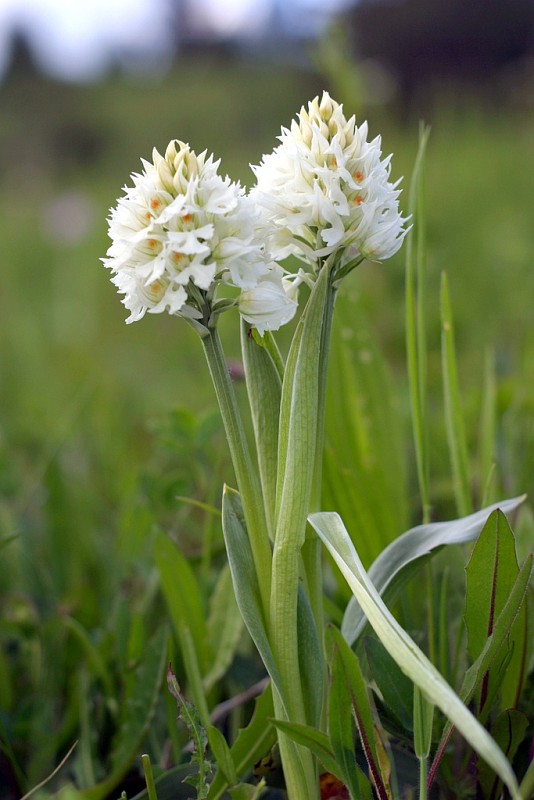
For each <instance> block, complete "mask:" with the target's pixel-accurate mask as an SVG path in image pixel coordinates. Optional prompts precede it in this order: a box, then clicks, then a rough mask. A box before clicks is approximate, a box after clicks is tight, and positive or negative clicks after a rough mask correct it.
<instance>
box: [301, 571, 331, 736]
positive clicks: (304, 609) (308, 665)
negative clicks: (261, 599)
mask: <svg viewBox="0 0 534 800" xmlns="http://www.w3.org/2000/svg"><path fill="white" fill-rule="evenodd" d="M297 635H298V653H299V665H300V675H301V680H302V694H303V697H304V711H305V713H306V720H307V722H308V723H309V724H310V725H314V726H319V725H320V720H321V714H322V710H323V693H322V687H323V686H324V681H325V669H324V659H323V652H322V648H321V643H320V641H319V636H318V634H317V628H316V626H315V620H314V618H313V614H312V611H311V607H310V604H309V602H308V598H307V597H306V594H305V592H304V590H303V589H302V587H301V586H299V592H298V600H297Z"/></svg>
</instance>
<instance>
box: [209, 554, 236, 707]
mask: <svg viewBox="0 0 534 800" xmlns="http://www.w3.org/2000/svg"><path fill="white" fill-rule="evenodd" d="M242 631H243V619H242V617H241V614H240V611H239V608H238V606H237V603H236V600H235V594H234V588H233V586H232V576H231V573H230V569H229V567H228V566H227V565H225V567H224V568H223V570H222V572H221V574H220V576H219V580H218V581H217V585H216V586H215V591H214V592H213V596H212V597H211V600H210V613H209V617H208V636H209V643H210V645H211V649H212V651H213V652H214V653H215V655H214V658H213V661H212V664H211V667H210V669H209V672H208V673H207V675H205V676H204V679H203V683H204V689H205V691H206V692H207V691H209V690H210V689H211V687H212V686H213V685H214V684H215V683H216V682H217V681H218V680H219V679H220V678H221V677H222V676H223V675H224V674H225V673H226V671H227V670H228V668H229V666H230V664H231V663H232V659H233V657H234V655H235V652H236V649H237V646H238V644H239V640H240V638H241V634H242Z"/></svg>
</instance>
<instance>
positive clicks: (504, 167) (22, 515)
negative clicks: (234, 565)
mask: <svg viewBox="0 0 534 800" xmlns="http://www.w3.org/2000/svg"><path fill="white" fill-rule="evenodd" d="M533 9H534V7H533V5H532V3H531V2H529V0H514V1H513V2H508V3H501V2H498V0H491V1H490V2H488V0H485V2H482V0H477V1H476V2H475V0H471V2H470V3H469V4H465V3H462V2H460V0H458V1H457V2H450V0H448V1H446V0H440V2H433V3H426V2H424V0H395V2H393V0H383V2H382V1H380V0H362V2H361V3H359V4H356V5H354V7H353V8H349V9H348V10H347V11H346V13H345V15H344V16H343V17H341V18H338V19H335V20H333V21H332V22H331V24H330V25H329V27H327V28H325V29H324V30H322V32H321V35H320V36H319V37H314V38H310V39H305V38H302V37H301V38H300V39H295V40H291V39H290V38H288V39H287V41H286V45H284V46H282V47H279V48H278V49H276V48H275V49H273V47H272V35H271V36H270V37H267V39H266V42H267V44H265V47H262V46H260V45H258V46H254V47H251V46H250V44H249V45H248V46H247V47H245V48H244V47H242V46H240V43H239V41H237V40H234V39H231V40H228V41H222V42H221V41H218V42H213V41H212V40H210V39H208V40H206V39H202V37H199V40H198V41H196V42H195V41H189V42H188V44H187V46H184V47H182V48H181V49H180V50H179V51H178V53H177V55H176V57H175V58H174V60H173V61H172V63H171V64H170V65H169V69H168V71H167V72H166V73H165V74H164V75H161V76H160V77H158V78H157V79H156V78H155V77H154V76H151V77H150V78H143V77H142V76H139V75H138V76H137V77H134V76H133V75H129V76H128V75H125V74H123V73H121V72H119V71H118V70H115V71H114V72H112V73H111V74H108V75H107V76H106V77H105V79H102V80H99V81H93V82H88V83H84V84H82V83H69V82H62V81H59V80H57V79H53V78H51V77H47V76H46V75H44V74H42V73H40V72H38V71H37V70H36V68H35V66H34V63H33V61H32V59H31V57H30V55H29V52H28V49H27V46H26V45H24V41H23V40H20V39H19V44H18V45H17V48H16V50H15V53H14V55H13V59H12V63H11V67H10V69H9V72H8V73H7V74H6V75H5V76H4V81H3V83H2V85H0V240H1V242H2V254H1V263H2V289H1V293H0V314H1V320H2V324H1V326H0V381H1V395H0V405H1V416H0V545H2V547H1V550H0V554H1V562H0V743H1V748H0V787H1V788H0V797H1V798H2V800H8V799H9V800H11V798H14V797H18V796H20V794H21V793H22V792H24V791H27V790H28V789H29V788H31V786H33V785H34V784H35V783H37V782H38V781H40V780H42V779H43V778H44V777H45V776H46V775H47V774H48V773H49V772H50V771H51V770H52V769H53V768H54V766H55V765H56V764H57V762H58V761H59V759H60V758H61V756H62V755H63V754H64V753H65V751H66V750H67V748H68V747H69V746H70V744H72V742H73V741H74V740H75V739H79V740H80V741H81V743H82V744H81V745H80V746H79V748H78V754H77V756H76V758H75V761H74V762H73V763H74V766H73V767H72V768H67V772H66V775H67V777H70V778H71V779H74V780H76V781H77V783H78V785H80V786H82V787H83V786H88V785H91V784H92V783H94V782H97V781H98V780H102V779H103V778H104V777H105V775H106V769H107V747H108V745H109V744H110V742H111V741H112V739H113V733H114V731H116V730H117V729H118V727H119V726H120V716H121V715H120V711H119V710H118V707H117V704H119V705H120V703H121V702H122V700H121V698H122V699H124V698H125V697H128V696H129V695H128V693H129V692H130V693H131V692H133V691H134V689H132V685H131V674H130V672H131V671H132V670H134V668H135V667H136V665H138V664H139V663H140V662H142V655H143V653H144V651H145V650H146V649H147V647H148V648H149V645H148V644H147V643H148V642H149V638H150V634H151V632H152V631H153V630H154V629H155V628H158V627H159V626H160V623H161V622H163V621H164V620H165V619H166V617H167V612H166V610H165V605H164V598H163V597H162V596H161V593H160V591H159V588H158V585H159V579H158V574H157V570H156V569H155V566H154V558H153V551H152V549H153V542H154V536H155V534H156V533H157V532H158V531H160V530H163V531H164V532H165V533H166V534H168V535H169V536H170V537H171V538H172V539H173V540H174V541H175V542H177V543H178V545H179V546H180V549H181V550H182V552H183V553H184V554H185V555H186V556H187V558H188V559H190V562H191V564H192V565H193V566H194V569H195V570H196V574H197V577H198V582H199V586H200V587H201V589H200V591H201V595H202V597H203V602H206V603H207V602H208V599H209V598H210V597H211V596H212V593H213V591H214V585H215V579H216V570H214V567H217V568H218V566H219V565H220V563H221V561H222V558H221V556H222V537H221V533H220V527H219V519H218V516H217V513H216V511H215V510H213V509H216V508H217V507H218V505H219V499H220V491H221V487H222V483H223V481H224V480H226V481H228V482H230V483H231V482H232V475H231V468H230V465H229V461H228V458H227V455H226V452H225V443H224V437H223V435H222V431H221V427H220V424H219V421H218V416H217V414H216V413H215V410H214V409H215V401H214V397H213V395H212V390H211V386H210V384H209V381H208V379H207V374H206V370H205V366H204V364H203V363H202V358H201V354H200V348H199V345H198V342H197V341H196V338H195V336H194V335H193V334H192V332H191V331H190V330H189V328H188V327H187V326H186V325H185V324H183V323H182V322H181V321H180V320H176V319H173V318H170V317H168V316H147V317H146V318H145V319H144V320H143V321H142V322H140V323H139V324H137V325H132V326H126V325H125V324H124V317H125V313H124V309H123V308H122V307H121V305H120V303H119V301H118V298H117V295H116V292H115V290H114V288H113V287H112V286H111V284H110V283H109V279H108V274H107V273H106V271H105V270H104V269H103V268H102V267H101V266H99V258H101V257H102V256H103V255H104V254H105V252H106V249H107V246H108V243H107V237H106V222H105V217H106V214H107V209H108V208H109V207H110V206H111V205H112V204H114V203H115V201H116V198H117V197H118V195H119V194H120V191H121V187H122V186H123V185H124V184H125V183H127V182H128V176H129V174H130V172H131V171H132V170H137V169H139V168H140V162H139V159H140V158H141V157H146V158H150V155H151V151H152V148H153V147H154V146H155V147H157V148H158V149H159V150H160V151H162V150H164V148H165V147H166V144H167V143H168V141H169V140H170V139H171V138H180V139H182V140H185V141H189V142H190V143H191V145H192V147H193V148H194V149H196V150H197V151H200V150H203V149H204V148H207V149H208V150H209V151H210V152H211V151H213V152H215V153H216V155H217V156H218V157H219V156H220V157H221V158H222V169H223V171H224V172H228V173H229V174H230V175H231V176H232V178H234V179H237V178H239V179H241V180H242V181H243V182H244V183H245V184H246V185H247V184H250V183H251V182H252V173H251V171H250V169H249V163H258V162H259V160H260V159H261V155H262V153H264V152H268V151H269V150H271V149H272V147H273V146H274V144H275V141H276V138H275V137H276V136H277V134H278V133H279V129H280V125H282V124H284V125H288V124H289V123H290V120H291V119H292V118H293V117H294V115H295V114H296V112H297V111H298V109H299V108H300V106H301V105H302V104H304V103H306V102H307V101H308V100H309V99H312V98H313V97H314V96H315V95H316V94H318V93H320V92H321V91H322V90H323V89H328V90H329V91H330V92H331V94H332V95H333V96H334V97H336V98H337V99H339V100H341V101H343V102H344V104H345V110H346V112H347V114H348V115H350V114H351V113H352V112H353V111H355V112H356V113H357V116H358V119H359V120H362V119H363V118H368V119H369V124H370V131H371V135H377V134H378V133H379V132H380V133H381V135H382V138H383V148H384V151H385V152H386V153H389V152H394V154H395V155H394V159H393V175H394V177H395V178H397V177H398V176H400V175H404V176H405V179H404V184H403V185H404V186H405V187H406V186H407V184H408V181H409V178H410V174H411V170H412V166H413V162H414V158H415V153H416V150H417V139H418V126H419V121H420V119H424V120H425V121H426V122H427V123H430V124H431V126H432V134H431V140H430V147H429V154H428V161H427V167H426V178H425V181H426V209H427V238H428V248H427V264H428V267H427V303H428V317H427V325H428V340H429V343H430V350H429V408H430V420H431V441H432V451H433V455H434V457H433V463H432V464H431V472H432V487H433V497H432V501H433V504H434V514H435V516H436V518H447V517H452V516H454V503H453V491H452V485H451V476H450V467H449V463H448V455H447V448H446V435H445V430H444V423H443V406H442V399H441V397H442V387H441V377H440V352H439V339H440V322H439V283H440V275H441V272H442V271H443V270H447V272H448V275H449V281H450V286H451V294H452V303H453V311H454V316H455V327H456V342H457V349H458V357H459V371H460V385H461V390H462V402H463V410H464V414H465V424H466V430H467V438H468V445H469V451H470V458H471V470H472V482H473V484H472V491H473V497H474V498H475V502H476V503H478V501H479V500H480V499H481V498H482V495H483V492H484V489H485V487H484V486H483V485H482V482H483V480H484V477H483V476H484V475H485V473H484V472H483V470H482V469H481V467H480V463H481V462H480V459H484V457H485V456H484V452H483V450H484V446H485V447H486V457H485V458H486V461H485V462H484V463H486V464H487V461H488V457H487V449H488V445H487V442H488V437H487V428H488V424H489V426H490V428H491V432H492V435H491V437H490V438H491V442H490V445H489V450H490V453H489V460H490V462H491V461H495V463H496V468H495V472H494V475H493V480H492V490H491V492H490V494H491V495H492V496H491V498H490V499H494V498H495V497H496V496H502V494H503V493H505V494H507V495H513V494H519V493H521V492H523V491H526V492H531V491H532V489H533V488H534V487H533V474H534V391H533V389H532V387H533V386H534V328H533V318H532V313H533V312H532V297H533V296H534V271H533V269H532V258H533V254H534V226H533V225H532V193H533V175H532V168H531V165H532V163H534V95H533V93H532V86H533V85H534V84H533V81H532V77H533V75H534V33H533V31H534V24H533ZM284 47H287V51H288V52H285V53H284V52H283V49H284ZM252 50H254V52H252ZM289 55H290V56H291V57H289ZM403 291H404V270H403V254H402V253H401V254H399V255H397V256H396V257H395V258H394V259H392V261H391V262H389V263H388V264H387V265H385V266H377V265H372V264H365V265H363V266H362V267H361V268H360V269H359V270H358V271H357V272H356V273H355V274H354V275H351V277H350V280H349V281H348V282H347V285H346V286H344V287H343V291H342V296H341V298H340V302H339V310H338V319H337V327H336V331H335V338H334V342H335V345H334V352H333V358H332V370H331V372H332V390H331V391H332V397H331V398H330V401H329V402H330V406H329V408H330V415H329V422H328V426H329V430H328V443H327V465H326V466H327V468H326V470H325V507H328V508H330V507H333V506H334V505H335V504H336V503H338V502H340V503H341V502H343V503H344V505H345V506H346V509H345V515H346V514H348V515H350V514H351V513H352V514H353V517H354V520H355V521H356V522H357V524H358V526H359V529H360V533H361V535H362V537H363V539H364V540H365V542H366V543H367V546H366V548H364V551H362V557H363V558H364V560H365V562H366V563H369V561H370V560H371V559H372V557H374V556H375V555H376V551H377V549H380V547H382V546H383V545H384V544H385V543H387V541H390V540H391V538H393V537H394V536H395V535H397V534H399V533H401V532H402V531H403V530H404V529H405V528H407V527H409V525H410V524H416V523H417V522H418V521H419V520H420V505H419V498H418V493H417V484H416V478H415V470H414V457H413V450H412V443H411V432H410V425H409V403H408V397H407V379H406V368H405V355H404V337H405V331H404V312H403V302H404V301H403ZM227 316H228V315H227ZM236 331H237V320H236V319H235V318H225V319H223V320H222V334H223V339H224V342H225V345H226V347H227V353H228V356H229V358H230V359H231V360H232V361H233V362H234V364H233V366H234V371H235V374H236V375H239V363H238V362H239V343H238V337H237V333H236ZM280 338H281V341H282V344H284V343H286V344H287V340H288V335H287V333H283V332H282V334H281V337H280ZM488 363H490V364H492V365H493V367H492V368H491V369H489V370H488V366H487V365H488ZM342 378H343V380H341V379H342ZM237 388H238V392H242V394H243V396H244V389H243V390H242V389H241V387H240V385H239V381H238V383H237ZM488 398H489V399H488ZM341 400H344V401H345V403H344V406H343V403H341ZM484 403H489V406H486V414H489V420H490V422H489V423H488V421H487V420H488V417H486V418H485V419H486V439H484V440H483V441H482V443H481V419H482V413H483V412H482V409H483V408H484ZM340 408H341V409H342V410H343V413H346V414H348V415H349V417H350V419H351V423H350V425H352V429H351V431H352V432H351V437H352V438H347V437H346V436H345V434H346V431H345V430H343V429H341V428H340V425H339V410H340ZM488 408H489V411H488V410H487V409H488ZM351 443H352V445H353V446H351ZM484 443H485V444H484ZM481 448H482V449H481ZM362 486H366V487H368V491H361V487H362ZM340 487H343V491H341V492H340ZM359 487H360V490H359ZM373 487H374V491H373ZM377 487H379V488H378V489H377ZM351 490H352V491H353V492H354V495H356V493H358V492H359V494H358V497H359V499H358V501H356V499H355V500H354V502H351ZM340 496H342V497H341V499H340ZM177 497H187V498H192V499H193V500H194V501H195V503H196V505H195V504H192V503H190V502H189V503H186V502H184V501H181V500H177ZM203 504H204V507H203ZM526 517H527V518H528V514H527V515H526ZM377 537H378V538H377ZM339 591H340V592H341V591H342V590H341V589H339ZM333 593H334V595H335V590H333ZM338 599H339V598H338ZM339 602H341V600H339ZM333 614H334V616H335V609H334V608H333ZM236 647H237V644H236ZM169 653H170V654H171V655H173V657H174V663H175V665H176V666H175V671H177V672H178V675H179V677H182V676H181V675H180V655H179V652H178V651H177V648H176V645H175V644H173V643H171V644H169ZM234 655H235V657H234V659H233V661H232V663H231V665H230V666H229V667H228V672H227V675H226V677H225V682H224V681H223V683H222V684H221V686H220V687H219V688H217V689H214V690H212V696H211V697H212V700H213V702H214V703H215V702H217V701H218V700H221V699H223V698H224V697H225V696H229V695H231V694H232V693H235V692H236V691H238V690H240V689H242V688H243V687H244V686H247V685H250V682H251V680H252V679H257V678H259V677H261V673H260V672H259V668H258V665H257V663H256V662H255V661H254V658H253V656H252V655H251V651H250V647H249V646H248V644H247V643H246V642H244V643H243V642H241V644H240V645H239V647H238V648H237V649H236V651H235V654H234ZM175 716H176V713H175V709H174V710H173V708H172V703H170V704H169V702H168V700H162V701H161V705H160V707H159V710H158V712H157V715H156V721H155V722H154V725H153V727H152V729H151V731H152V733H151V734H150V737H149V738H150V743H149V745H147V746H148V747H149V748H151V752H153V753H155V759H156V760H157V761H158V763H161V764H165V763H167V764H168V763H171V762H172V757H171V754H172V753H174V755H175V756H176V755H177V754H178V755H179V753H180V750H181V747H182V746H183V744H184V742H185V740H186V737H185V734H177V733H175V732H172V733H169V730H171V729H172V727H173V725H174V721H173V720H174V717H175ZM232 719H233V721H232V724H233V725H234V728H235V727H236V726H237V725H238V724H239V722H240V719H239V718H238V712H236V716H234V718H232ZM169 721H170V722H169ZM168 722H169V724H168V725H167V723H168ZM140 726H141V727H140V733H141V735H144V728H143V727H142V725H141V723H140ZM166 737H167V738H166ZM180 737H181V738H180ZM168 740H169V741H170V744H169V741H168ZM134 756H135V748H133V749H132V754H131V759H133V758H134ZM131 759H130V760H131ZM126 761H127V759H126ZM125 763H126V762H125ZM95 765H96V766H95ZM52 785H53V786H56V787H57V786H59V785H61V779H60V778H58V779H57V781H56V783H55V784H52ZM121 785H122V784H121ZM124 785H126V784H124ZM135 785H136V784H134V786H135ZM118 793H119V792H118V790H117V792H116V795H115V796H117V795H118Z"/></svg>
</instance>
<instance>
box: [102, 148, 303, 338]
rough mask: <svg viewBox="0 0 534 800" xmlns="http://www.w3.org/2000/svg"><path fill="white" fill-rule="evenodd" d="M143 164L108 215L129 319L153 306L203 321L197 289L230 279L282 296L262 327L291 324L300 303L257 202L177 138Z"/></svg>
mask: <svg viewBox="0 0 534 800" xmlns="http://www.w3.org/2000/svg"><path fill="white" fill-rule="evenodd" d="M142 163H143V167H144V169H143V172H142V173H141V174H133V175H132V180H133V186H132V187H130V188H128V187H125V195H124V197H122V198H120V199H119V201H118V204H117V206H116V207H115V208H113V209H112V210H111V212H110V217H109V220H108V221H109V235H110V238H111V239H112V244H111V246H110V248H109V250H108V252H107V258H105V259H103V261H104V264H105V266H106V267H108V268H109V269H110V270H111V271H112V273H113V277H112V281H113V283H114V284H115V285H116V286H117V288H118V290H119V292H120V293H121V294H123V295H124V300H123V303H124V305H125V306H126V308H127V309H128V310H129V311H130V316H129V318H128V320H127V322H134V321H136V320H139V319H141V317H143V315H144V314H145V312H147V311H148V312H150V313H160V312H162V311H168V312H169V313H170V314H180V315H182V316H186V317H190V318H196V319H199V318H200V317H201V316H202V312H201V310H200V309H199V304H198V302H197V300H198V292H196V290H195V287H196V289H198V290H201V292H209V291H210V290H213V289H214V288H215V287H216V285H218V284H219V283H226V284H230V285H232V286H236V287H238V288H240V289H242V290H244V291H247V292H250V291H251V290H252V289H254V288H255V287H257V286H261V284H262V281H265V280H266V281H267V284H268V287H269V288H268V291H269V292H271V293H272V291H273V288H272V287H275V288H274V291H276V292H277V293H278V304H277V305H278V313H276V314H271V315H269V317H268V319H263V320H260V322H259V324H258V329H261V332H263V331H264V330H265V329H266V328H267V327H271V328H273V329H276V328H277V327H279V325H280V324H283V323H284V322H287V321H288V320H289V319H290V318H291V317H292V316H293V314H294V313H295V309H296V303H294V302H293V301H290V300H289V298H287V297H286V294H285V292H284V290H283V286H282V277H281V274H280V272H281V270H280V268H279V267H277V266H276V265H274V264H272V263H271V264H269V263H268V260H267V257H266V253H265V248H264V246H263V244H261V243H260V241H259V239H258V238H257V236H256V223H257V212H256V211H255V209H254V206H253V203H252V201H251V200H250V198H248V197H247V196H246V194H245V192H244V190H243V189H242V188H241V187H240V186H239V184H237V183H233V182H231V181H230V179H229V178H228V177H226V178H222V177H221V176H220V175H219V174H218V171H217V170H218V167H219V163H220V162H219V161H214V160H213V156H210V157H209V158H206V153H205V152H204V153H201V154H200V155H198V156H197V155H196V154H195V153H194V152H193V151H192V150H191V149H190V148H189V145H186V144H184V143H183V142H179V141H173V142H171V143H170V144H169V146H168V147H167V150H166V152H165V156H161V155H160V154H159V153H158V151H157V150H154V152H153V163H150V162H148V161H143V162H142ZM244 308H245V312H246V310H247V304H246V302H245V304H244ZM249 316H252V317H253V314H250V315H249ZM252 321H253V320H252ZM253 324H254V321H253Z"/></svg>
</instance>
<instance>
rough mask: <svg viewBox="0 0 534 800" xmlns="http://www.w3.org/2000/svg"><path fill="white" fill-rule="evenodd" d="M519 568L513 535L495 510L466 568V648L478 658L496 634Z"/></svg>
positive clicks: (472, 657) (501, 514)
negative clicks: (490, 637) (495, 625)
mask: <svg viewBox="0 0 534 800" xmlns="http://www.w3.org/2000/svg"><path fill="white" fill-rule="evenodd" d="M518 572H519V567H518V564H517V559H516V555H515V543H514V536H513V533H512V531H511V529H510V526H509V525H508V522H507V521H506V517H505V516H504V514H503V513H502V512H501V511H499V510H497V511H494V512H493V513H492V514H491V516H490V517H489V519H488V521H487V522H486V524H485V525H484V528H483V529H482V532H481V534H480V536H479V537H478V540H477V542H476V544H475V546H474V548H473V552H472V554H471V558H470V559H469V562H468V564H467V567H466V574H467V591H466V601H465V624H466V627H467V648H468V650H469V655H470V656H471V659H472V660H473V661H475V660H476V658H478V656H479V655H480V653H481V652H482V649H483V647H484V645H485V644H486V640H487V638H488V637H489V636H490V635H491V633H492V632H493V626H494V624H495V619H496V617H497V616H498V615H499V613H500V611H501V609H502V607H503V606H504V604H505V602H506V600H507V599H508V595H509V593H510V590H511V588H512V586H513V585H514V581H515V580H516V578H517V573H518Z"/></svg>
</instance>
